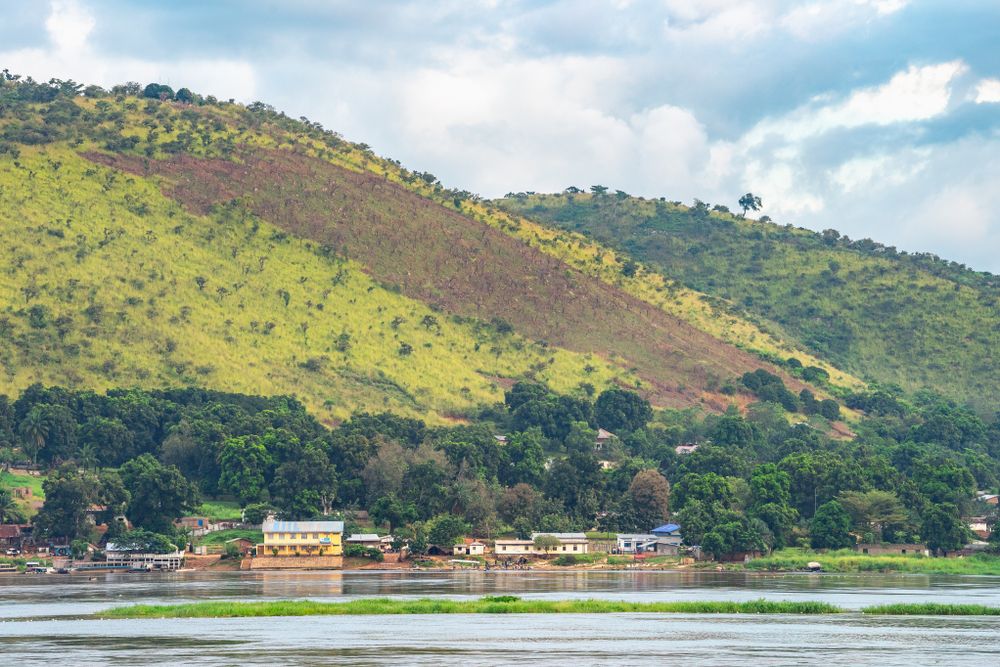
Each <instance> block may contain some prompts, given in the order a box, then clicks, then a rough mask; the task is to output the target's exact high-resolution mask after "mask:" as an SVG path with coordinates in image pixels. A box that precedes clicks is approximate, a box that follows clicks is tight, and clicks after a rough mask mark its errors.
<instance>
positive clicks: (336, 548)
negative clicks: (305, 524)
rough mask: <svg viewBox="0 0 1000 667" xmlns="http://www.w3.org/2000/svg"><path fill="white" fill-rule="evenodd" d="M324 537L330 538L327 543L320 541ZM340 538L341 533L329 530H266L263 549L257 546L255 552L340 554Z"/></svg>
mask: <svg viewBox="0 0 1000 667" xmlns="http://www.w3.org/2000/svg"><path fill="white" fill-rule="evenodd" d="M324 538H325V539H329V540H330V542H329V544H324V543H323V542H322V540H323V539H324ZM342 538H343V533H331V532H318V533H317V532H303V533H292V532H280V533H279V532H267V533H264V544H263V549H260V548H258V550H257V553H258V555H262V556H275V555H276V556H295V555H299V556H342V555H344V546H343V543H342ZM275 549H277V553H275Z"/></svg>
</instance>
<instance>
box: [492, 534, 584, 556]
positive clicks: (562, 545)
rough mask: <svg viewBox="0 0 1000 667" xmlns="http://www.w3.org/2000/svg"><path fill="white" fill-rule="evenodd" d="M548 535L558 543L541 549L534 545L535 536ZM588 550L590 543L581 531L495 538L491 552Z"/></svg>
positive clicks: (541, 553) (556, 553)
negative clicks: (525, 537) (506, 538)
mask: <svg viewBox="0 0 1000 667" xmlns="http://www.w3.org/2000/svg"><path fill="white" fill-rule="evenodd" d="M542 535H548V536H550V537H554V538H555V539H556V540H558V542H559V543H558V544H553V545H552V546H551V547H548V548H545V549H541V548H539V547H537V546H535V538H537V537H540V536H542ZM589 551H590V543H589V542H588V541H587V536H586V535H585V534H583V533H532V534H531V539H529V540H497V541H496V542H495V543H494V546H493V553H494V554H496V555H497V556H498V557H499V556H525V555H533V556H561V555H563V554H585V553H588V552H589Z"/></svg>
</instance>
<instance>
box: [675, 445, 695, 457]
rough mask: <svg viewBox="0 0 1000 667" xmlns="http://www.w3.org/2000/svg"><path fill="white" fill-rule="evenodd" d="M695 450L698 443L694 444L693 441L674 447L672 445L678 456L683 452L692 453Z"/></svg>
mask: <svg viewBox="0 0 1000 667" xmlns="http://www.w3.org/2000/svg"><path fill="white" fill-rule="evenodd" d="M696 451H698V445H696V444H694V443H693V442H689V443H685V444H683V445H677V446H676V447H674V452H676V453H677V455H678V456H683V455H684V454H692V453H694V452H696Z"/></svg>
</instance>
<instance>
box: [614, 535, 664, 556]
mask: <svg viewBox="0 0 1000 667" xmlns="http://www.w3.org/2000/svg"><path fill="white" fill-rule="evenodd" d="M659 539H660V538H659V537H657V536H656V535H652V534H649V533H645V534H633V533H622V534H619V535H617V541H618V553H622V554H635V553H648V552H651V551H656V541H657V540H659Z"/></svg>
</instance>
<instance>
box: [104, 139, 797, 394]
mask: <svg viewBox="0 0 1000 667" xmlns="http://www.w3.org/2000/svg"><path fill="white" fill-rule="evenodd" d="M85 156H86V157H87V158H89V159H91V160H93V161H94V162H98V163H100V164H103V165H107V166H110V167H114V168H117V169H121V170H124V171H128V172H131V173H134V174H138V175H142V176H160V177H162V178H163V190H164V192H165V194H167V195H168V196H170V197H172V198H174V199H176V200H177V201H179V202H180V203H182V204H183V205H184V206H185V207H187V208H188V209H189V210H191V211H193V212H196V213H201V214H204V213H206V212H208V211H209V210H210V209H211V208H212V207H213V206H214V205H217V204H220V203H225V202H228V201H230V200H232V199H235V198H242V201H243V202H244V204H245V205H247V206H249V207H250V208H251V210H252V211H253V212H254V213H255V214H257V215H259V216H260V217H261V218H263V219H265V220H267V221H269V222H271V223H272V224H274V225H277V226H278V227H280V228H282V229H284V230H286V231H288V232H289V233H291V234H294V235H296V236H299V237H302V238H307V239H311V240H313V241H315V242H316V243H319V244H323V245H328V246H331V247H333V248H335V249H336V250H337V251H339V252H342V253H346V254H347V256H348V257H350V258H351V259H353V260H356V261H358V262H360V263H361V264H363V265H364V266H365V267H366V268H367V271H368V273H369V274H370V275H371V276H373V277H374V278H376V279H378V280H379V281H381V282H383V283H387V284H391V285H397V286H398V287H399V288H400V290H401V291H402V292H403V293H404V294H406V295H408V296H410V297H413V298H416V299H419V300H421V301H424V302H426V303H431V304H437V305H439V306H441V307H443V308H444V309H445V310H447V311H450V312H452V313H456V314H459V315H463V316H474V317H478V318H481V319H484V320H490V319H491V318H494V317H499V318H503V319H504V320H506V321H508V322H510V323H511V324H512V325H513V326H514V328H515V329H516V330H517V331H518V332H519V333H521V334H523V335H525V336H528V337H530V338H533V339H535V340H539V341H547V342H549V343H551V344H554V345H558V346H560V347H563V348H566V349H570V350H574V351H577V352H593V353H595V354H598V355H600V356H602V357H611V358H615V357H620V358H621V359H622V360H623V363H624V365H625V366H626V367H629V368H633V369H634V370H635V372H636V373H637V374H638V375H639V376H640V377H642V378H643V381H644V385H645V387H644V388H645V390H646V391H647V392H648V395H649V397H650V399H651V400H652V401H653V402H654V403H656V404H657V405H660V406H685V405H691V404H694V403H699V402H701V401H702V400H704V399H703V396H705V394H704V393H703V392H704V391H705V387H706V385H707V384H708V381H709V378H712V377H714V378H715V379H716V380H721V379H726V378H729V377H732V376H735V375H741V374H742V373H744V372H746V371H750V370H754V369H756V368H761V367H763V368H767V369H768V370H770V371H772V372H778V373H779V374H781V375H782V376H783V378H784V379H785V381H786V383H787V384H789V385H790V386H791V387H793V388H796V390H797V388H798V387H801V386H802V385H801V383H799V382H797V381H795V380H794V379H792V378H790V377H789V376H787V375H785V374H784V373H782V372H781V371H779V370H777V369H775V368H774V367H772V366H769V365H768V364H765V363H763V362H762V361H760V360H759V359H757V358H756V357H754V356H752V355H750V354H748V353H745V352H743V351H741V350H739V349H737V348H734V347H732V346H730V345H727V344H726V343H723V342H722V341H719V340H718V339H716V338H713V337H712V336H710V335H709V334H706V333H704V332H702V331H700V330H698V329H695V328H694V327H692V326H691V325H689V324H687V323H686V322H684V321H682V320H680V319H678V318H676V317H673V316H671V315H669V314H667V313H665V312H663V311H661V310H659V309H658V308H655V307H654V306H651V305H649V304H647V303H645V302H643V301H641V300H639V299H636V298H634V297H632V296H630V295H628V294H626V293H624V292H622V291H619V290H617V289H616V288H614V287H612V286H610V285H607V284H605V283H603V282H601V281H599V280H597V279H594V278H591V277H589V276H585V275H583V274H582V273H580V272H578V271H576V270H575V269H572V268H570V267H568V266H567V265H565V264H563V263H562V262H560V261H559V260H558V259H556V258H553V257H551V256H549V255H546V254H544V253H542V252H541V251H539V250H536V249H534V248H531V247H530V246H528V245H526V244H525V243H523V242H521V241H520V240H518V239H515V238H513V237H510V236H508V235H506V234H504V233H503V232H501V231H499V230H497V229H494V228H492V227H490V226H489V225H486V224H484V223H481V222H478V221H476V220H473V219H471V218H468V217H465V216H463V215H461V214H459V213H457V212H455V211H452V210H449V209H446V208H445V207H443V206H441V205H439V204H437V203H436V202H433V201H431V200H429V199H426V198H424V197H421V196H420V195H418V194H416V193H413V192H411V191H409V190H407V189H406V188H404V187H402V186H399V185H396V184H394V183H390V182H388V181H386V180H385V179H384V178H382V177H379V176H376V175H374V174H370V173H357V172H354V171H350V170H348V169H345V168H343V167H340V166H337V165H334V164H330V163H328V162H325V161H322V160H319V159H316V158H312V157H308V156H305V155H301V154H297V153H294V152H292V151H286V150H254V151H252V152H251V151H247V152H245V153H243V154H241V155H240V158H239V159H240V160H241V162H239V163H237V162H230V161H226V160H222V159H205V158H197V157H192V156H190V155H178V156H175V157H172V158H169V159H166V160H144V159H141V158H137V157H132V156H126V155H119V154H105V153H95V152H90V153H86V154H85ZM717 398H721V397H717ZM716 402H717V401H715V400H711V401H708V403H709V405H711V407H713V408H718V406H716V405H715V403H716ZM720 404H721V403H720Z"/></svg>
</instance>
